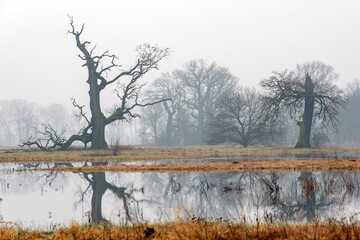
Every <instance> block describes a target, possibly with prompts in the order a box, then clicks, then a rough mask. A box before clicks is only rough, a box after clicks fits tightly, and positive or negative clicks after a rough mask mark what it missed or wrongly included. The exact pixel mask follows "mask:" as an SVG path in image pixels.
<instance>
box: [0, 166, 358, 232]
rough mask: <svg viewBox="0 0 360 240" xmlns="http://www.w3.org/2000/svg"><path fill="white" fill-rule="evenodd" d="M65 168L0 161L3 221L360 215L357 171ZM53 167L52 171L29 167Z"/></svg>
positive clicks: (51, 223)
mask: <svg viewBox="0 0 360 240" xmlns="http://www.w3.org/2000/svg"><path fill="white" fill-rule="evenodd" d="M98 164H107V163H98ZM61 165H64V164H61V163H57V164H51V165H45V164H40V165H24V164H13V163H7V164H0V220H1V221H11V222H16V223H18V224H20V225H21V226H24V227H26V226H30V227H49V226H55V225H57V224H61V225H67V224H69V223H70V222H71V220H76V221H78V222H81V223H87V222H89V221H107V220H108V221H111V222H113V223H116V224H124V223H135V222H139V221H141V222H144V221H147V222H150V223H151V222H164V221H170V220H174V219H176V218H177V217H181V218H191V217H192V216H193V215H195V216H196V217H201V218H206V219H212V220H216V219H218V220H220V219H221V220H230V221H246V222H251V223H255V222H256V221H283V222H286V221H287V222H299V223H305V222H308V221H310V222H311V221H314V220H320V221H321V220H325V219H326V218H332V217H335V218H337V219H340V218H343V217H351V216H354V215H355V214H356V213H358V212H360V198H359V197H360V196H359V193H360V191H359V186H360V185H359V181H360V174H359V173H346V172H343V173H330V172H325V173H324V172H322V173H320V172H314V173H311V172H281V173H256V172H255V173H239V172H236V173H233V172H224V173H201V172H190V173H155V172H153V173H117V172H116V173H111V172H105V173H99V172H97V173H96V172H92V173H75V172H57V171H55V169H56V167H57V166H61ZM68 165H69V164H68ZM48 167H50V168H52V169H54V171H52V170H51V171H33V170H30V169H35V168H48ZM18 169H26V170H25V171H17V170H18ZM355 217H356V218H357V215H355Z"/></svg>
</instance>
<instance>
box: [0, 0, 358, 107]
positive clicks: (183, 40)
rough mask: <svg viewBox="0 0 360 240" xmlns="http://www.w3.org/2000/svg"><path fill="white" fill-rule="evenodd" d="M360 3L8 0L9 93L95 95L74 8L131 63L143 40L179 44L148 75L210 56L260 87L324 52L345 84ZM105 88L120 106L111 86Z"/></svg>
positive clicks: (1, 42) (5, 89) (3, 42)
mask: <svg viewBox="0 0 360 240" xmlns="http://www.w3.org/2000/svg"><path fill="white" fill-rule="evenodd" d="M359 10H360V1H355V0H354V1H350V0H347V1H334V0H332V1H329V0H316V1H310V0H301V1H300V0H248V1H239V0H237V1H230V0H223V1H210V0H196V1H195V0H191V1H187V0H185V1H184V0H181V1H180V0H151V1H149V0H132V1H119V0H118V1H116V0H105V1H89V0H76V1H73V0H72V1H70V0H51V1H50V0H0V29H1V34H0V54H1V57H0V66H1V67H0V69H1V79H0V83H1V88H0V100H4V99H18V98H20V99H26V100H29V101H33V102H36V103H39V104H42V105H45V104H48V103H62V104H65V105H68V106H70V105H71V102H70V98H71V97H72V96H75V97H76V98H77V99H78V102H80V103H82V104H88V101H89V100H88V97H87V91H88V86H87V84H86V83H85V81H86V78H87V72H86V69H85V68H82V67H81V65H82V64H83V63H82V61H81V60H80V59H79V58H78V57H77V55H78V54H79V50H78V49H77V48H76V46H75V41H74V38H73V36H71V35H68V34H66V32H67V30H68V29H69V19H68V17H67V14H70V15H72V16H73V17H74V22H75V25H76V26H78V27H80V26H81V24H82V23H85V30H84V33H83V35H82V39H83V40H90V41H92V43H93V44H97V50H98V53H101V52H102V51H105V50H107V49H108V50H109V51H110V52H111V53H115V54H117V56H118V57H119V63H120V64H122V65H123V66H124V68H126V67H129V66H131V65H132V64H133V63H134V62H135V61H136V52H135V51H134V49H135V48H136V46H137V45H139V44H141V43H151V44H158V45H160V46H162V47H170V48H171V50H172V51H173V52H172V55H171V57H170V58H169V59H168V60H165V61H163V62H161V63H160V70H159V71H154V72H153V73H151V74H148V75H147V76H145V79H144V80H146V81H151V80H154V79H155V78H156V77H157V76H159V75H160V73H161V72H166V71H172V70H174V69H175V68H181V67H182V65H183V64H184V63H185V62H187V61H190V60H192V59H200V58H203V59H205V60H207V61H208V62H212V61H217V63H218V64H219V65H221V66H225V67H228V68H229V69H230V71H231V72H232V73H233V74H235V75H236V76H238V77H239V78H240V83H241V84H242V85H247V86H257V85H258V83H259V82H260V80H262V79H264V78H266V77H268V76H269V75H270V74H271V72H272V71H275V70H284V69H286V68H287V69H294V68H295V65H296V64H298V63H303V62H305V61H312V60H319V61H323V62H324V63H326V64H329V65H332V66H334V68H335V71H336V72H337V73H339V74H340V80H339V81H338V85H339V86H340V87H344V86H346V83H347V82H350V81H353V80H354V79H355V78H360V62H359V56H360V26H359V23H360V14H359ZM105 95H107V96H104V102H105V103H109V104H108V105H107V106H110V105H111V103H112V101H113V100H112V98H111V97H110V96H112V93H111V90H110V89H109V90H107V91H106V92H105Z"/></svg>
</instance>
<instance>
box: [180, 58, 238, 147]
mask: <svg viewBox="0 0 360 240" xmlns="http://www.w3.org/2000/svg"><path fill="white" fill-rule="evenodd" d="M174 74H175V75H176V77H178V78H180V79H181V80H182V82H183V83H184V85H185V91H186V100H185V103H186V105H187V107H188V109H190V110H191V116H192V117H193V118H194V119H195V121H196V124H195V125H196V129H197V134H198V138H199V141H202V140H203V139H204V126H205V123H206V121H207V120H208V117H209V116H210V115H211V114H214V112H215V104H216V102H217V101H218V100H219V99H220V97H221V96H223V95H224V94H226V92H227V91H229V90H231V89H234V87H235V86H236V84H237V78H236V77H235V76H233V75H232V74H231V73H230V71H229V70H228V69H227V68H225V67H219V66H217V64H216V63H215V62H213V63H212V64H210V65H209V64H207V63H206V62H205V60H193V61H190V62H188V63H186V64H185V66H184V70H178V71H174Z"/></svg>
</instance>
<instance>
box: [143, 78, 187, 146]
mask: <svg viewBox="0 0 360 240" xmlns="http://www.w3.org/2000/svg"><path fill="white" fill-rule="evenodd" d="M148 95H149V98H150V99H152V100H153V101H157V100H160V99H168V101H164V102H163V103H162V104H163V107H164V109H165V112H166V116H167V120H166V128H165V144H166V145H172V144H173V143H174V138H173V134H174V118H175V115H176V114H177V113H178V112H179V109H180V107H181V105H182V104H183V103H184V101H185V90H184V84H183V82H182V81H181V79H179V78H177V77H176V76H175V75H174V74H172V73H163V74H161V76H160V77H159V78H157V79H155V81H154V82H153V83H152V84H151V87H150V89H149V91H148ZM180 112H181V111H180Z"/></svg>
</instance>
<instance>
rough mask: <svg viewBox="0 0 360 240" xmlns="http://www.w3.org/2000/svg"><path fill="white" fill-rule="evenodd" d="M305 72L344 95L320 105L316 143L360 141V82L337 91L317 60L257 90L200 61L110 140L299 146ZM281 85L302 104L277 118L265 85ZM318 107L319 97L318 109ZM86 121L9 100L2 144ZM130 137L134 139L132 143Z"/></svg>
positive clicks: (173, 78) (3, 104)
mask: <svg viewBox="0 0 360 240" xmlns="http://www.w3.org/2000/svg"><path fill="white" fill-rule="evenodd" d="M305 71H306V74H309V77H310V78H311V79H312V81H313V84H314V86H315V87H314V86H313V88H314V89H315V91H317V90H319V89H321V88H323V89H322V90H324V89H325V90H326V91H328V92H329V94H330V91H334V92H335V93H336V94H337V95H336V97H339V98H340V97H341V98H342V99H343V100H344V101H343V103H342V104H341V106H340V104H339V106H336V105H331V104H327V105H325V106H326V107H327V108H328V109H321V108H319V109H320V112H319V113H318V114H319V115H315V116H314V119H313V124H312V131H311V144H312V146H314V147H317V146H321V145H325V144H332V145H334V144H340V145H355V144H358V143H360V121H359V119H360V82H359V81H358V80H354V81H353V82H352V83H350V84H349V85H348V86H347V87H346V88H345V89H343V90H341V89H336V87H335V85H331V81H332V80H336V79H337V78H338V75H337V74H335V73H334V72H333V68H332V67H330V66H328V65H325V64H322V63H319V62H312V63H306V64H303V65H298V66H297V69H296V70H295V71H293V72H286V71H285V72H282V73H278V74H274V75H272V76H271V77H269V79H268V80H264V81H262V88H259V90H257V89H250V88H248V87H243V86H241V80H239V79H238V78H237V77H236V76H234V75H232V74H231V73H230V71H229V70H228V69H227V68H225V67H221V66H218V65H217V64H216V63H215V62H214V63H210V64H209V63H207V62H206V61H205V60H193V61H190V62H188V63H186V64H185V65H184V66H183V68H181V69H176V70H174V71H173V72H171V73H163V74H161V76H160V77H159V78H157V79H155V80H154V81H153V82H152V84H150V85H149V87H148V89H147V91H146V92H144V93H142V94H141V96H140V97H141V98H142V99H144V100H152V101H156V100H162V99H167V101H163V102H160V103H158V104H155V105H150V106H146V107H144V108H140V110H139V112H138V114H139V116H140V120H136V124H137V125H136V126H135V127H134V126H131V124H130V125H129V124H123V123H121V122H120V123H121V124H119V123H114V124H111V125H109V126H107V127H106V132H107V133H106V138H107V141H108V142H109V144H110V145H114V144H119V143H120V144H124V143H125V144H126V143H136V144H144V145H156V146H184V145H204V144H237V145H241V146H244V147H247V146H270V145H294V144H295V143H296V141H297V140H298V135H299V126H300V125H301V121H302V116H303V114H304V113H303V111H302V110H300V109H302V108H303V107H304V103H302V102H300V101H298V102H296V101H297V100H298V99H300V98H301V97H302V95H301V94H302V92H301V89H305V88H304V84H305V75H304V74H305ZM276 84H278V85H279V86H280V85H281V84H283V85H281V86H280V87H279V86H277V87H279V88H277V89H278V90H279V89H280V90H284V89H285V90H286V87H287V86H288V85H287V84H289V86H288V87H289V88H291V91H292V92H294V95H293V96H292V97H294V96H295V97H294V99H295V100H293V101H295V102H296V105H291V106H294V107H293V108H288V109H287V108H281V109H280V108H279V111H277V112H276V116H275V115H274V114H273V113H274V111H270V109H272V108H273V106H271V105H269V101H268V97H269V91H266V89H265V88H264V86H265V87H268V90H269V89H270V93H271V91H272V90H273V89H274V90H273V92H272V93H273V95H274V93H275V96H276V94H277V93H276V92H274V91H275V90H276ZM326 84H327V85H326ZM324 86H325V88H324ZM326 87H327V88H326ZM323 92H324V91H323ZM278 94H279V95H281V94H285V93H284V92H281V93H280V92H279V93H278ZM296 94H298V95H296ZM285 95H286V94H285ZM329 96H330V95H329ZM325 97H328V96H325ZM273 98H274V96H273ZM280 100H281V99H280ZM315 100H316V99H315ZM115 104H116V103H114V105H115ZM287 104H289V105H290V104H294V102H290V103H287ZM316 104H317V103H316V101H315V108H316V107H317V105H316ZM285 105H286V103H285ZM319 106H320V105H319ZM321 111H330V112H331V114H333V115H329V116H330V117H334V119H331V120H332V121H331V123H332V124H329V120H328V119H327V117H329V116H328V115H321V114H322V112H321ZM270 113H271V114H270ZM315 113H316V109H315ZM78 119H79V118H78V117H76V116H74V114H73V113H72V111H71V109H69V108H68V107H66V106H64V105H61V104H51V105H49V106H46V107H43V106H40V105H37V104H34V103H31V102H28V101H26V100H11V101H10V100H2V101H0V146H17V145H19V144H21V143H23V142H24V141H27V140H28V139H29V138H30V137H34V136H33V135H34V134H37V133H39V131H41V129H43V126H44V125H47V126H51V128H53V129H54V130H56V132H57V133H59V134H60V135H61V136H63V137H64V138H66V137H68V136H70V135H71V134H74V133H76V132H77V131H79V129H80V126H82V125H83V123H81V122H79V120H78ZM123 122H124V121H123ZM334 123H335V124H334ZM129 128H130V129H129ZM39 136H41V134H40V135H39ZM129 136H133V138H132V140H131V141H129ZM125 139H127V140H125Z"/></svg>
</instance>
